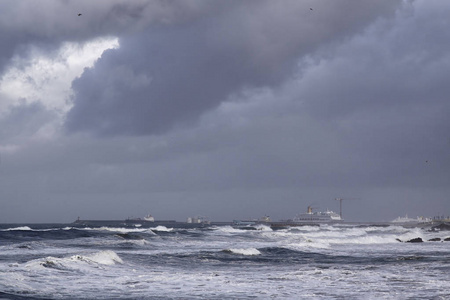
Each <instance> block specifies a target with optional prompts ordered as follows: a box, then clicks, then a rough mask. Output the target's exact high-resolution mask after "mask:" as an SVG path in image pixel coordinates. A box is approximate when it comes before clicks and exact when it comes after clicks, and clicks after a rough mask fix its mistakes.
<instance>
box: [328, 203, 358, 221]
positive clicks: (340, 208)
mask: <svg viewBox="0 0 450 300" xmlns="http://www.w3.org/2000/svg"><path fill="white" fill-rule="evenodd" d="M357 199H359V198H334V200H337V201H339V216H340V217H341V220H343V218H342V200H357Z"/></svg>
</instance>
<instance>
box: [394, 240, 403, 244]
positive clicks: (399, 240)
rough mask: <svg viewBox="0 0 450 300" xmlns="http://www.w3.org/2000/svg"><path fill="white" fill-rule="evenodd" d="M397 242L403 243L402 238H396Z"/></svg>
mask: <svg viewBox="0 0 450 300" xmlns="http://www.w3.org/2000/svg"><path fill="white" fill-rule="evenodd" d="M395 240H396V241H397V242H400V243H403V241H402V240H401V239H395Z"/></svg>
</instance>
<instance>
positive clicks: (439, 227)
mask: <svg viewBox="0 0 450 300" xmlns="http://www.w3.org/2000/svg"><path fill="white" fill-rule="evenodd" d="M431 230H432V231H443V230H446V231H449V230H450V224H449V223H445V222H444V223H441V224H439V225H437V226H433V227H432V228H431Z"/></svg>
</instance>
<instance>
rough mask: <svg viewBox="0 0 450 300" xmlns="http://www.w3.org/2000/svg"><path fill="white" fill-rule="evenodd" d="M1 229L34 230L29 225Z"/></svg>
mask: <svg viewBox="0 0 450 300" xmlns="http://www.w3.org/2000/svg"><path fill="white" fill-rule="evenodd" d="M0 231H33V229H31V228H30V227H28V226H20V227H13V228H7V229H1V230H0Z"/></svg>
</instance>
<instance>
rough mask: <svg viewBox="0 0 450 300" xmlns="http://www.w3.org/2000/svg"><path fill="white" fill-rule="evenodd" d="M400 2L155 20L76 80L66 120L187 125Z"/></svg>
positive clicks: (133, 129)
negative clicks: (156, 22) (181, 20)
mask: <svg viewBox="0 0 450 300" xmlns="http://www.w3.org/2000/svg"><path fill="white" fill-rule="evenodd" d="M398 3H399V2H398V1H377V2H376V4H374V3H373V1H372V2H371V1H359V2H357V3H355V2H353V1H339V2H328V1H327V2H326V1H312V2H310V3H307V2H298V1H285V2H282V3H281V2H279V3H277V2H273V1H262V2H261V1H260V2H249V1H245V2H241V1H236V2H235V1H231V2H227V4H226V5H223V4H219V5H218V7H215V8H214V9H210V10H208V11H205V12H204V13H203V14H199V15H198V16H196V17H195V18H189V19H187V20H186V21H185V22H182V23H175V24H172V23H170V24H167V25H160V24H157V25H153V24H150V25H149V26H147V27H145V28H143V30H142V31H140V32H136V33H135V34H133V35H128V36H126V37H125V36H121V38H120V45H121V46H120V48H119V49H114V50H109V51H107V52H105V53H104V55H103V56H102V57H101V59H100V60H99V61H98V62H97V63H96V65H95V66H94V67H93V68H91V69H88V70H86V71H85V72H84V74H83V75H82V76H81V77H80V78H79V79H77V80H75V81H74V83H73V89H74V91H75V97H74V99H73V104H74V106H73V108H72V110H71V111H70V112H69V114H68V116H67V122H66V127H67V129H68V130H69V131H72V132H74V131H90V132H93V133H95V134H98V135H110V136H111V135H116V134H134V135H142V134H154V133H157V134H158V133H162V132H166V131H167V130H169V129H171V128H173V127H174V126H184V125H186V124H187V123H189V122H192V121H195V120H196V119H197V118H198V117H199V116H200V115H201V114H202V113H204V112H205V111H207V110H209V109H212V108H214V107H217V105H218V104H219V103H221V102H222V101H225V100H226V99H227V97H228V96H230V95H231V94H232V93H236V92H239V91H240V90H241V89H242V88H244V87H258V86H276V85H277V84H279V83H280V82H282V81H283V80H284V79H286V78H288V77H289V76H290V75H292V72H293V71H295V70H296V61H297V60H298V59H299V58H300V57H302V55H305V54H308V53H310V52H311V51H313V50H314V49H317V48H318V47H320V46H323V45H326V44H329V43H331V42H333V41H339V40H342V39H344V38H345V37H346V36H347V35H349V34H351V33H355V32H358V31H360V30H363V29H364V27H365V26H366V25H367V24H369V23H370V22H371V21H373V20H374V19H376V18H377V17H379V15H380V14H386V15H389V14H392V13H393V12H394V10H395V8H396V7H397V6H398ZM313 4H314V10H313V11H311V10H310V9H309V8H310V6H311V5H313Z"/></svg>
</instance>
